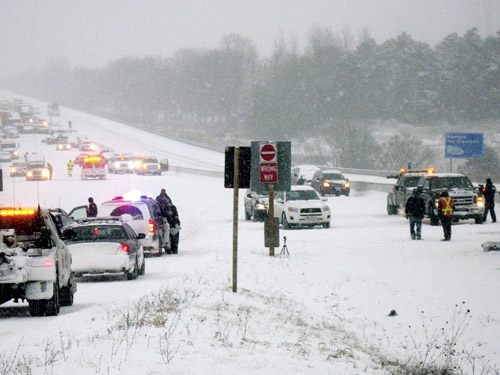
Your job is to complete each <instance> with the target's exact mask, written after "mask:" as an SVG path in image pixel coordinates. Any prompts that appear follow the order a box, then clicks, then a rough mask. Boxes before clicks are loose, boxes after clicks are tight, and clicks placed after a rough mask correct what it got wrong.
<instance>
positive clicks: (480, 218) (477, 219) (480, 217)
mask: <svg viewBox="0 0 500 375" xmlns="http://www.w3.org/2000/svg"><path fill="white" fill-rule="evenodd" d="M474 222H475V223H476V224H482V223H484V221H483V217H482V216H476V217H475V218H474Z"/></svg>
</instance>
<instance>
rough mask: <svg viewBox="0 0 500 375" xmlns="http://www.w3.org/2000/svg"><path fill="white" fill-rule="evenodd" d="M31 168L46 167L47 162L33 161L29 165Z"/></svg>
mask: <svg viewBox="0 0 500 375" xmlns="http://www.w3.org/2000/svg"><path fill="white" fill-rule="evenodd" d="M29 167H30V168H43V167H45V164H44V163H31V164H30V165H29Z"/></svg>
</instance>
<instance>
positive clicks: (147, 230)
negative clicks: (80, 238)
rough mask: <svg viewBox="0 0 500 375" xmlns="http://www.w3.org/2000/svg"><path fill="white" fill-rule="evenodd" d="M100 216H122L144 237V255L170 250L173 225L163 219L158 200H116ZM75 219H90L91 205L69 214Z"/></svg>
mask: <svg viewBox="0 0 500 375" xmlns="http://www.w3.org/2000/svg"><path fill="white" fill-rule="evenodd" d="M98 215H99V216H100V217H102V216H104V217H109V216H112V217H120V216H122V215H123V216H124V217H125V218H126V219H125V218H124V220H125V221H126V222H127V224H129V225H130V226H131V227H132V229H133V230H134V231H135V233H137V235H138V236H140V234H141V233H143V234H144V235H145V236H144V237H142V236H141V238H140V239H139V242H140V244H141V245H142V246H143V248H144V252H146V253H150V254H154V255H156V256H161V254H162V249H165V250H166V251H170V246H171V244H170V236H169V233H170V226H169V225H168V222H167V220H166V219H165V218H164V217H163V216H162V212H161V208H160V205H159V204H158V202H157V201H156V200H155V199H152V198H148V197H146V196H137V197H135V196H133V197H132V196H131V197H115V198H114V199H112V200H110V201H107V202H104V203H102V204H101V205H100V207H99V210H98ZM69 216H71V217H72V218H73V219H75V220H76V219H81V218H86V217H87V206H79V207H75V208H73V209H72V210H71V212H70V213H69Z"/></svg>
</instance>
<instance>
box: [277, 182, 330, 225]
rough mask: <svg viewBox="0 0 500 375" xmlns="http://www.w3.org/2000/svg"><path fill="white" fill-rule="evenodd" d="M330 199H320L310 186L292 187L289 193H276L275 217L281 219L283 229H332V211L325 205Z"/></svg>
mask: <svg viewBox="0 0 500 375" xmlns="http://www.w3.org/2000/svg"><path fill="white" fill-rule="evenodd" d="M327 200H328V199H327V198H320V196H319V195H318V193H317V192H316V190H314V189H313V188H312V187H310V186H299V185H297V186H292V188H291V191H289V192H278V193H276V200H275V203H274V217H277V218H279V219H280V223H281V224H282V225H283V228H285V229H288V228H290V227H292V226H309V227H313V226H315V225H322V226H323V227H324V228H330V220H331V211H330V207H329V206H328V205H327V204H325V203H324V202H326V201H327Z"/></svg>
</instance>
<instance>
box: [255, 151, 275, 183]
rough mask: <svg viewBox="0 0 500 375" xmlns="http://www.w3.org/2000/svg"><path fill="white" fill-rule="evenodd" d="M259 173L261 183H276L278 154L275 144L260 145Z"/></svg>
mask: <svg viewBox="0 0 500 375" xmlns="http://www.w3.org/2000/svg"><path fill="white" fill-rule="evenodd" d="M259 172H260V182H261V183H264V184H276V183H278V152H277V147H276V143H261V145H260V163H259Z"/></svg>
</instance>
